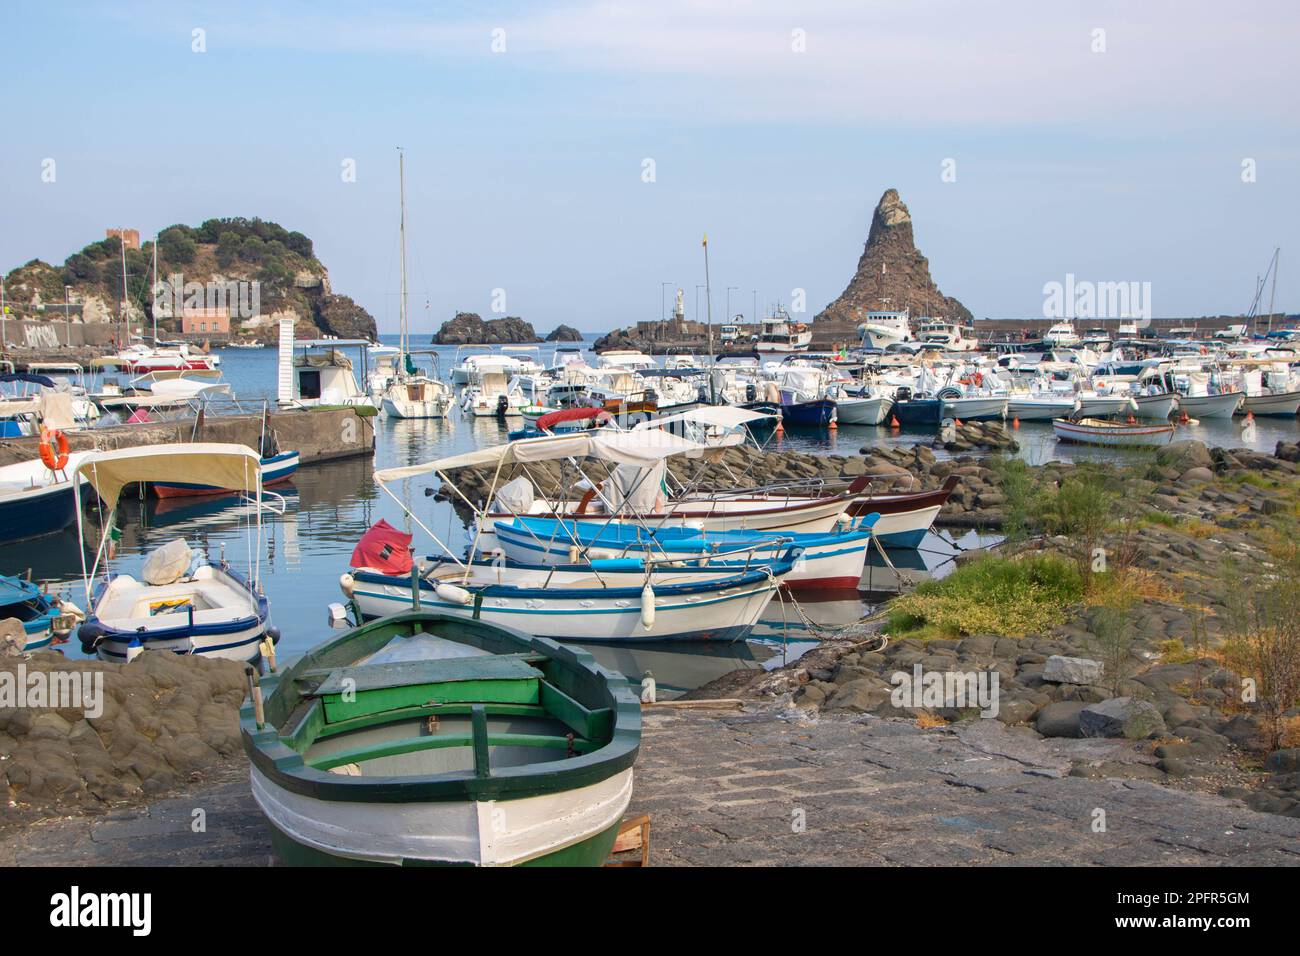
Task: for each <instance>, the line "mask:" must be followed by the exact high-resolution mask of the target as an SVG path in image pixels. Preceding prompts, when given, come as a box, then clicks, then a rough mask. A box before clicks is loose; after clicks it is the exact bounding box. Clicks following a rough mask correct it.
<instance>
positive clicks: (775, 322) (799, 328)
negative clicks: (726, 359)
mask: <svg viewBox="0 0 1300 956" xmlns="http://www.w3.org/2000/svg"><path fill="white" fill-rule="evenodd" d="M811 344H812V330H811V329H810V328H808V326H807V325H805V324H804V323H803V322H793V321H791V320H790V316H789V314H788V313H787V312H786V311H785V309H783V308H780V307H779V306H778V307H777V309H776V311H775V312H774V313H773V314H772V315H771V316H769V317H768V318H765V319H763V323H762V326H761V331H760V332H759V334H758V340H757V341H756V342H754V351H755V352H758V353H759V354H760V355H761V354H765V353H771V354H778V355H789V354H791V353H794V352H806V351H808V346H809V345H811Z"/></svg>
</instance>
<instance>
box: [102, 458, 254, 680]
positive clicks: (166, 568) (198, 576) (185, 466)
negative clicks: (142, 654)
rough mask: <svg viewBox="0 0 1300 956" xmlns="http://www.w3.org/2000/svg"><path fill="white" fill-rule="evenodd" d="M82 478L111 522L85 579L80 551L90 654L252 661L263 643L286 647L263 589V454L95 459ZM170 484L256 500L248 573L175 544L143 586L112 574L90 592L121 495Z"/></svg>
mask: <svg viewBox="0 0 1300 956" xmlns="http://www.w3.org/2000/svg"><path fill="white" fill-rule="evenodd" d="M76 474H77V475H79V476H84V478H85V480H86V482H87V483H88V484H89V485H90V486H92V487H93V488H94V490H95V492H96V493H97V494H98V495H99V497H100V500H101V502H102V504H103V508H104V510H105V512H106V513H107V515H108V518H107V519H106V520H105V521H104V533H103V539H102V540H101V541H100V543H99V547H98V549H97V550H96V551H95V552H94V554H95V564H94V566H92V567H91V568H89V569H88V570H87V569H86V568H85V565H84V561H85V558H84V554H85V549H82V551H83V577H84V579H85V585H86V601H87V617H86V622H85V623H84V624H83V625H81V628H80V629H79V631H78V636H79V637H80V638H81V647H82V650H83V651H85V652H86V653H88V654H90V653H94V654H97V655H98V656H99V657H100V658H101V659H102V660H109V661H128V660H130V659H131V658H132V657H133V656H134V651H135V649H137V648H138V649H144V650H169V651H174V652H176V653H178V654H203V655H205V656H209V657H219V658H226V659H230V660H237V661H255V660H258V659H259V658H260V657H261V653H262V642H263V641H264V640H265V639H267V638H269V639H270V640H271V641H272V642H273V643H274V642H275V641H276V640H278V639H279V632H278V631H277V630H276V629H275V628H274V627H272V626H271V624H270V607H269V604H268V602H267V599H266V595H265V594H264V593H263V592H262V588H261V581H260V571H261V565H260V554H261V553H262V551H263V549H264V543H263V541H262V519H261V512H262V479H261V474H262V472H261V462H260V460H259V459H258V456H257V453H256V452H254V451H253V450H252V449H251V448H248V447H247V446H244V445H223V444H182V445H167V446H163V447H158V448H155V447H152V446H144V447H139V448H127V449H122V450H119V451H105V452H91V453H90V454H88V455H87V456H86V457H85V458H84V459H83V460H82V461H81V462H80V464H79V465H78V467H77V472H76ZM164 475H165V476H166V477H167V479H168V480H169V481H175V482H178V483H181V484H193V485H212V486H214V487H217V488H227V489H232V490H236V491H245V492H249V493H250V499H251V500H252V501H253V502H254V504H255V513H256V519H255V521H250V527H249V535H250V538H251V537H252V536H253V535H254V533H255V534H256V542H255V543H254V542H252V541H250V554H251V555H252V558H251V560H252V565H251V567H250V568H249V569H248V571H247V573H240V572H239V571H236V570H235V569H234V568H233V567H232V566H231V565H230V564H229V563H228V562H227V561H226V560H225V559H224V557H223V558H222V559H220V560H219V561H218V562H217V563H215V564H214V563H212V562H211V561H209V560H208V557H207V555H206V554H204V553H203V552H201V551H199V550H197V549H193V548H190V547H189V545H188V544H187V543H186V542H185V541H184V540H183V539H181V538H176V539H174V540H172V541H170V542H168V543H167V544H166V545H164V546H163V547H161V548H159V549H158V550H157V551H155V552H154V553H153V554H152V555H151V556H150V557H149V559H148V560H146V561H145V562H144V566H143V568H142V569H141V572H140V577H139V578H138V579H137V578H136V577H133V576H131V575H129V574H110V573H105V575H104V577H103V579H102V580H101V581H100V582H99V583H98V584H97V585H95V586H94V587H93V589H92V584H91V582H92V581H93V580H94V578H95V577H96V572H97V571H98V569H99V556H100V554H102V553H104V552H105V551H106V550H108V549H107V547H106V546H107V542H108V539H109V536H110V534H111V532H112V528H113V517H114V515H115V514H116V509H117V503H118V500H119V498H120V497H121V493H122V489H123V488H124V487H126V486H127V485H129V484H135V483H149V482H152V481H155V480H157V479H158V478H161V477H162V476H164ZM77 497H78V498H80V492H79V491H78V493H77ZM78 513H80V512H78ZM254 526H255V528H256V531H255V532H254Z"/></svg>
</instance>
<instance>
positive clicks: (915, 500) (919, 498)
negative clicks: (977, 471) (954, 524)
mask: <svg viewBox="0 0 1300 956" xmlns="http://www.w3.org/2000/svg"><path fill="white" fill-rule="evenodd" d="M956 487H957V480H956V479H954V478H950V479H948V481H946V482H945V483H944V486H943V487H942V488H939V489H937V490H935V491H922V492H918V493H915V494H905V495H868V496H866V497H863V498H858V499H857V500H856V501H854V502H853V504H851V505H850V506H849V510H848V514H849V516H850V517H859V516H861V515H867V514H871V513H872V512H875V513H876V514H878V515H880V517H879V518H877V519H876V523H875V524H874V525H872V528H871V531H872V533H873V534H874V535H875V537H876V540H877V541H879V542H880V543H881V544H883V545H884V546H885V547H888V548H916V547H919V546H920V544H921V542H922V541H924V540H925V536H926V534H927V533H929V531H930V528H931V527H932V526H933V525H934V519H935V518H937V517H938V516H939V510H940V509H941V508H942V507H943V505H944V502H945V501H947V500H948V496H949V495H951V494H952V492H953V490H954V489H955V488H956Z"/></svg>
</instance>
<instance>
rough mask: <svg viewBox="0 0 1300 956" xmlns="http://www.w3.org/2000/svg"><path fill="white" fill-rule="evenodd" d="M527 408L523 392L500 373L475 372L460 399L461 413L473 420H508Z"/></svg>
mask: <svg viewBox="0 0 1300 956" xmlns="http://www.w3.org/2000/svg"><path fill="white" fill-rule="evenodd" d="M527 407H528V400H527V399H526V398H525V397H524V393H523V391H522V390H521V389H520V388H519V386H518V385H516V384H515V383H514V382H513V381H512V380H511V379H510V378H508V377H507V376H506V374H505V373H504V372H500V371H479V372H475V373H474V378H473V380H472V381H471V383H470V384H469V385H467V386H466V387H465V393H464V395H463V396H462V398H461V411H463V412H464V413H465V414H467V415H473V416H474V417H475V418H509V417H513V416H518V415H522V414H523V413H524V409H525V408H527Z"/></svg>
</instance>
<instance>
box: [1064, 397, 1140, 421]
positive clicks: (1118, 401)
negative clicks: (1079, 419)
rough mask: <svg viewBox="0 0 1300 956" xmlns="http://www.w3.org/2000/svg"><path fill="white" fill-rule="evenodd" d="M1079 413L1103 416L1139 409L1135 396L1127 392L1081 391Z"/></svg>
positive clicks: (1089, 416) (1084, 415)
mask: <svg viewBox="0 0 1300 956" xmlns="http://www.w3.org/2000/svg"><path fill="white" fill-rule="evenodd" d="M1075 398H1076V399H1077V400H1078V402H1079V414H1080V415H1081V416H1083V417H1084V418H1103V417H1109V416H1111V415H1128V414H1130V413H1132V412H1135V411H1136V410H1137V407H1136V406H1135V405H1134V403H1133V396H1131V395H1129V394H1128V393H1127V392H1121V393H1118V394H1101V393H1099V392H1096V391H1083V392H1079V393H1078V395H1076V396H1075Z"/></svg>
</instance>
